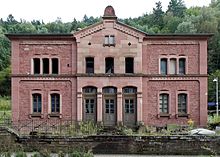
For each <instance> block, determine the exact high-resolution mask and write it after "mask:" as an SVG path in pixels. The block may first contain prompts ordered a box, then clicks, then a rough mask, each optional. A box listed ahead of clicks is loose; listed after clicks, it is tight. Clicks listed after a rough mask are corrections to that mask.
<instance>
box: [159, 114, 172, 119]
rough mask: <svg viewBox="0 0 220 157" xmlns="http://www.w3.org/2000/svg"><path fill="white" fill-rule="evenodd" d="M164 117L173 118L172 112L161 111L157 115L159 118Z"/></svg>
mask: <svg viewBox="0 0 220 157" xmlns="http://www.w3.org/2000/svg"><path fill="white" fill-rule="evenodd" d="M163 117H167V118H171V114H169V113H159V114H158V115H157V118H163Z"/></svg>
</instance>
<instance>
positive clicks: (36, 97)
mask: <svg viewBox="0 0 220 157" xmlns="http://www.w3.org/2000/svg"><path fill="white" fill-rule="evenodd" d="M32 103H33V113H41V109H42V105H41V104H42V101H41V94H38V93H37V94H32Z"/></svg>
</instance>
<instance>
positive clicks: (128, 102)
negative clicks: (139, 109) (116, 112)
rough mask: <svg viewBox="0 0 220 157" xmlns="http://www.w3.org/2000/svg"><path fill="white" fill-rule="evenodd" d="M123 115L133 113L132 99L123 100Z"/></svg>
mask: <svg viewBox="0 0 220 157" xmlns="http://www.w3.org/2000/svg"><path fill="white" fill-rule="evenodd" d="M125 113H134V99H125Z"/></svg>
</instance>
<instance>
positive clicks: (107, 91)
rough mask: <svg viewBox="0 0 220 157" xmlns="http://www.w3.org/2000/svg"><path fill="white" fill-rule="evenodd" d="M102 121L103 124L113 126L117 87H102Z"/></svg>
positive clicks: (115, 113) (115, 112)
mask: <svg viewBox="0 0 220 157" xmlns="http://www.w3.org/2000/svg"><path fill="white" fill-rule="evenodd" d="M102 91H103V123H104V126H114V125H115V123H116V116H117V103H116V102H117V88H115V87H104V88H103V90H102Z"/></svg>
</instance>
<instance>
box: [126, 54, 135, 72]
mask: <svg viewBox="0 0 220 157" xmlns="http://www.w3.org/2000/svg"><path fill="white" fill-rule="evenodd" d="M125 73H134V58H132V57H127V58H125Z"/></svg>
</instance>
